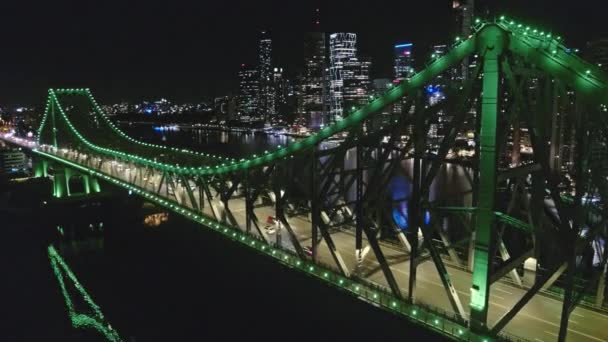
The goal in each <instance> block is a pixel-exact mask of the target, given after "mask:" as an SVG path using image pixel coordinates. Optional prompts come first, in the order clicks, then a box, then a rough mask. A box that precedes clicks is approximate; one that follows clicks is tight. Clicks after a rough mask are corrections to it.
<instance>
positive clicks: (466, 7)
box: [452, 0, 475, 81]
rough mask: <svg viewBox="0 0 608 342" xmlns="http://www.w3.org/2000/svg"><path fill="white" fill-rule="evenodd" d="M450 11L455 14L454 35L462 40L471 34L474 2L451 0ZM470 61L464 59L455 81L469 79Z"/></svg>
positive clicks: (470, 0)
mask: <svg viewBox="0 0 608 342" xmlns="http://www.w3.org/2000/svg"><path fill="white" fill-rule="evenodd" d="M452 9H453V10H454V12H455V19H456V20H455V21H456V32H457V33H456V34H457V35H459V36H461V37H462V38H465V39H466V38H467V37H468V36H469V35H470V34H471V25H472V24H473V16H474V13H475V0H453V1H452ZM470 64H471V60H470V58H469V57H466V58H465V59H464V60H463V61H462V64H461V65H460V72H459V73H457V75H456V79H457V80H460V81H464V80H466V79H468V78H469V66H470Z"/></svg>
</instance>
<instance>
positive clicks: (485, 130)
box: [35, 18, 608, 341]
mask: <svg viewBox="0 0 608 342" xmlns="http://www.w3.org/2000/svg"><path fill="white" fill-rule="evenodd" d="M474 32H475V33H474V34H473V35H472V36H471V37H468V38H466V39H457V40H456V42H455V44H454V46H453V48H452V49H451V50H450V51H449V52H448V53H447V54H446V55H445V56H442V57H440V58H436V59H434V60H432V61H430V63H429V64H428V65H427V67H426V68H425V69H424V70H422V71H421V72H419V73H417V74H416V75H414V76H413V77H412V78H411V80H410V81H409V82H404V83H401V84H400V85H398V86H395V87H393V88H392V89H390V90H389V91H388V92H387V93H386V94H384V95H383V96H381V97H378V98H375V99H371V100H370V103H369V104H368V105H367V106H364V107H363V108H360V109H358V110H356V111H354V112H352V113H350V114H349V115H348V116H347V117H346V118H345V119H344V120H342V121H340V122H337V123H336V124H334V125H332V126H330V127H327V128H325V129H323V130H321V131H320V132H318V133H317V134H316V135H314V136H311V137H309V138H306V139H304V140H301V141H298V142H295V143H292V144H290V145H288V146H285V147H280V148H278V149H276V150H273V151H267V152H266V153H263V154H260V155H253V156H251V157H249V158H244V159H240V160H236V159H231V158H227V157H223V156H216V155H211V154H207V153H203V152H193V151H188V150H184V149H179V148H175V147H167V146H162V145H155V144H150V143H146V142H142V141H138V140H136V139H134V138H132V137H130V136H128V135H126V134H125V133H123V132H122V131H121V130H120V129H119V128H118V127H117V126H116V125H115V124H114V123H112V121H110V120H109V119H108V118H107V116H106V115H105V114H104V113H103V112H102V110H101V108H100V107H99V105H98V103H97V102H96V100H95V99H94V98H93V96H92V95H91V93H90V91H89V90H88V89H51V90H49V96H48V100H47V106H46V111H45V114H44V118H43V120H42V124H41V126H40V129H39V142H38V143H39V145H38V146H37V148H36V149H35V153H36V156H37V157H38V159H39V163H42V164H40V165H42V166H40V168H38V169H37V170H39V171H38V173H39V174H40V175H42V174H44V172H45V171H44V170H46V168H45V167H44V164H43V163H48V162H51V163H53V164H55V165H61V166H62V167H63V168H66V169H70V170H74V171H75V172H78V173H81V174H83V175H86V176H87V177H88V179H89V183H90V184H93V183H95V184H98V183H97V181H101V182H109V183H113V184H116V185H119V186H122V187H124V188H127V189H129V190H131V191H133V192H135V193H136V194H139V195H141V196H143V197H144V198H145V199H147V200H150V201H153V202H155V203H157V204H158V205H161V206H163V207H166V208H168V209H170V210H173V211H175V212H177V213H180V214H182V215H184V216H186V217H188V218H191V219H192V220H194V221H197V222H199V223H201V224H203V225H204V226H206V227H209V228H211V229H213V230H216V231H218V232H220V233H223V234H225V235H226V236H227V237H229V238H231V239H234V240H236V241H238V242H241V243H243V244H245V245H247V246H249V247H251V248H253V249H256V250H257V251H259V252H261V253H265V254H267V255H269V256H271V257H275V258H276V259H277V260H278V261H280V262H282V263H284V264H286V265H289V266H290V267H293V268H294V269H297V270H301V271H303V272H308V273H309V274H311V275H313V276H315V277H318V278H319V279H322V280H325V281H327V282H329V283H331V284H333V285H335V286H337V287H340V288H342V289H344V290H346V291H350V292H352V293H353V294H355V295H357V296H359V297H361V298H363V299H365V300H367V301H370V302H373V303H377V304H379V305H381V306H382V307H384V308H386V309H387V310H390V311H392V312H394V313H396V314H400V315H405V316H407V317H409V319H412V320H414V321H416V322H420V323H422V324H426V325H427V326H428V327H430V328H431V329H435V330H437V331H440V332H442V333H444V334H446V335H449V336H452V337H454V338H456V339H459V338H462V339H471V340H476V341H482V340H491V339H500V338H504V336H503V335H500V334H502V333H505V332H506V333H509V334H517V335H526V336H531V337H532V338H538V339H544V340H550V339H556V338H558V339H560V340H565V338H566V336H568V340H572V341H588V340H597V341H606V340H608V333H606V331H605V330H604V329H603V328H602V327H603V326H605V324H606V322H608V318H607V317H606V316H605V315H603V314H602V313H596V312H593V313H592V312H591V311H584V312H583V311H580V312H579V310H584V309H582V308H577V305H578V304H579V303H581V302H582V301H585V302H586V301H588V300H589V298H586V297H589V296H590V295H589V294H591V297H590V298H591V300H595V301H596V305H597V307H600V306H601V304H603V302H604V299H603V293H604V288H605V283H604V281H605V269H606V268H605V265H606V251H605V250H604V249H603V247H602V248H599V247H598V248H594V247H593V246H594V244H596V246H597V243H598V242H601V243H603V241H604V238H605V237H606V219H607V218H608V216H607V215H606V213H605V210H607V209H606V208H605V205H604V201H605V199H606V198H607V197H606V196H608V195H607V193H606V190H607V187H606V185H607V184H606V175H605V174H604V173H603V170H602V168H601V167H600V166H601V165H600V161H601V157H602V156H608V154H604V153H607V152H608V151H606V148H605V146H606V145H605V139H606V130H605V129H606V113H605V111H606V105H605V104H606V103H607V102H608V93H607V91H608V88H607V84H608V83H607V81H608V78H607V76H606V74H604V73H603V72H602V71H601V70H600V69H599V68H598V67H596V66H594V65H592V64H589V63H587V62H585V61H583V60H582V59H580V58H579V57H578V56H576V55H575V54H574V53H573V52H572V50H570V49H568V48H567V47H565V46H564V45H563V44H562V42H561V39H560V38H559V37H556V36H554V35H552V34H551V33H545V32H539V31H538V30H536V29H531V28H529V27H526V26H524V25H521V24H518V23H515V22H512V21H508V20H506V19H504V18H501V19H500V20H497V21H496V22H480V21H478V22H477V23H476V25H475V30H474ZM474 54H476V55H478V59H477V66H476V67H475V70H474V71H473V72H472V75H471V77H470V78H469V79H468V80H467V81H466V82H464V83H463V84H459V85H458V86H449V85H446V87H445V89H444V91H445V92H446V95H447V96H446V98H447V100H445V101H442V102H439V103H438V104H435V105H432V106H430V105H427V102H426V98H425V92H424V90H425V87H426V86H428V85H430V84H435V80H436V78H437V77H438V76H440V75H442V74H446V73H449V72H450V70H451V69H452V68H454V67H458V66H459V65H460V63H461V61H463V60H464V59H465V58H467V57H468V56H471V55H474ZM397 102H399V103H400V104H401V106H400V107H401V108H402V112H400V113H391V112H392V111H391V110H390V106H391V105H392V104H394V103H397ZM446 116H449V119H450V120H444V119H445V117H446ZM439 117H441V118H443V119H442V120H443V121H442V122H443V124H444V126H442V127H441V129H440V131H439V133H438V134H434V135H432V136H429V134H428V133H429V130H430V128H431V127H434V125H437V124H438V122H439V120H438V118H439ZM446 122H447V123H446ZM443 124H442V125H443ZM526 131H527V135H526V137H527V138H528V139H529V141H530V145H531V146H530V147H531V148H532V150H533V154H530V155H525V156H522V154H521V153H520V151H521V150H522V146H520V145H521V141H522V140H523V138H522V136H521V135H522V134H524V133H525V132H526ZM522 132H524V133H522ZM338 134H340V135H343V134H345V136H346V138H345V139H344V140H343V141H342V142H341V143H339V144H330V143H328V138H331V137H334V136H336V135H338ZM467 134H469V135H470V136H473V137H474V138H473V139H474V142H475V144H474V145H475V147H474V153H472V155H473V156H472V157H470V156H469V157H456V155H457V148H456V145H457V144H456V143H457V140H460V139H461V137H463V136H466V135H467ZM556 145H557V146H556ZM560 145H568V146H569V147H570V150H571V151H572V152H571V155H570V156H566V155H560V150H559V146H560ZM507 155H508V162H506V161H505V160H507V158H506V156H507ZM560 157H562V158H561V161H560ZM568 159H570V160H571V161H576V162H575V163H569V162H568ZM450 170H451V171H450ZM58 174H59V175H61V173H58ZM446 174H448V175H451V176H454V177H455V175H458V177H462V178H463V179H465V180H466V181H465V182H463V184H464V185H459V186H454V187H452V186H445V185H444V183H442V181H441V179H440V178H441V177H440V175H446ZM564 174H565V175H567V177H562V176H563V175H564ZM399 179H401V180H403V179H405V181H404V182H402V183H399V182H396V181H395V180H399ZM565 179H569V181H568V182H566V181H565ZM93 180H95V181H93ZM55 181H56V183H57V184H56V186H55V194H56V195H57V196H62V195H63V194H67V193H68V192H67V191H65V190H63V189H64V185H63V183H62V182H64V181H62V180H61V176H59V177H58V176H57V174H56V175H55ZM395 184H397V185H395ZM403 184H405V185H403ZM402 185H403V186H404V187H408V189H409V190H408V191H396V192H395V191H394V189H395V187H397V188H399V187H401V186H402ZM95 189H98V187H97V186H95ZM396 194H397V195H396ZM591 199H594V200H593V201H591ZM267 216H272V217H274V220H275V222H273V225H274V227H271V228H268V227H265V226H266V219H265V218H266V217H267ZM276 229H278V231H279V232H275V233H272V232H274V231H275V230H276ZM602 246H603V245H602ZM590 248H591V250H592V251H594V252H595V254H594V255H595V256H596V257H597V258H594V260H595V259H597V260H599V261H597V260H596V261H594V266H593V272H591V274H589V272H587V273H585V272H582V271H581V269H582V266H581V265H582V263H581V262H580V260H583V259H581V256H583V255H586V253H589V251H590ZM530 257H535V258H536V260H538V261H539V263H540V265H541V267H540V268H538V269H537V270H536V272H535V273H534V275H535V276H534V277H532V278H531V279H530V278H529V277H528V278H526V277H523V278H522V277H521V276H520V275H519V274H518V272H517V271H516V268H517V267H519V266H521V265H522V264H523V262H524V261H525V260H527V259H528V258H530ZM584 260H586V259H584ZM602 270H603V271H604V273H602ZM548 289H554V290H555V289H560V290H561V291H562V293H561V294H559V295H555V296H554V297H553V298H549V297H547V296H546V295H543V296H540V295H538V294H539V293H540V292H546V290H548ZM596 289H597V291H596ZM594 293H597V295H596V296H595V297H593V294H594ZM555 298H558V299H555ZM425 305H427V306H425ZM428 305H431V306H440V307H442V309H444V310H445V311H446V312H445V313H443V314H439V313H437V312H435V311H433V310H431V309H429V308H428ZM573 313H574V314H576V315H578V316H586V317H585V318H584V319H576V317H578V316H575V317H573V318H572V320H571V322H573V321H578V322H577V324H573V323H571V324H570V325H569V324H568V319H569V318H570V317H571V314H573ZM543 315H546V316H543ZM500 336H502V337H500ZM558 336H559V337H558ZM532 338H531V339H532Z"/></svg>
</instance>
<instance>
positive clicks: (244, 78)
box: [237, 64, 259, 121]
mask: <svg viewBox="0 0 608 342" xmlns="http://www.w3.org/2000/svg"><path fill="white" fill-rule="evenodd" d="M258 95H259V76H258V70H257V69H254V68H249V67H248V66H247V65H245V64H241V69H240V70H239V96H238V106H237V107H238V116H239V119H241V120H247V121H248V120H249V119H250V118H251V117H254V116H256V114H257V110H258V102H259V101H258Z"/></svg>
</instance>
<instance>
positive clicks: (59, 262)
mask: <svg viewBox="0 0 608 342" xmlns="http://www.w3.org/2000/svg"><path fill="white" fill-rule="evenodd" d="M47 251H48V256H49V260H50V262H51V267H52V268H53V273H54V274H55V278H57V282H58V283H59V287H60V288H61V293H62V294H63V298H64V300H65V303H66V306H67V309H68V315H69V317H70V322H71V323H72V326H73V327H74V328H77V329H82V328H91V329H95V330H97V331H98V332H100V333H101V334H103V336H105V338H106V339H107V340H108V341H111V342H122V339H121V338H120V336H119V335H118V333H117V332H116V331H115V330H114V329H113V328H112V327H111V326H110V324H108V323H107V322H106V319H105V317H104V315H103V313H102V312H101V309H100V308H99V306H98V305H97V304H96V303H95V302H94V301H93V298H91V296H90V295H89V294H88V293H87V291H86V290H85V289H84V287H83V286H82V285H81V284H80V282H79V281H78V279H77V278H76V276H75V275H74V273H73V272H72V270H71V269H70V268H69V267H68V265H67V264H66V262H65V261H64V260H63V258H62V257H61V255H59V253H58V252H57V250H56V249H55V247H54V246H53V245H52V244H51V245H49V247H48V248H47ZM64 275H67V277H68V279H70V280H71V282H72V284H73V285H74V287H75V288H76V290H77V291H78V292H79V293H80V295H81V296H82V298H84V300H85V302H86V303H87V304H88V306H89V307H90V308H91V309H92V310H93V317H91V316H89V315H87V314H82V313H77V312H76V308H75V306H74V302H73V301H72V299H71V297H70V295H69V293H68V289H67V286H66V284H65V280H64V278H65V277H64Z"/></svg>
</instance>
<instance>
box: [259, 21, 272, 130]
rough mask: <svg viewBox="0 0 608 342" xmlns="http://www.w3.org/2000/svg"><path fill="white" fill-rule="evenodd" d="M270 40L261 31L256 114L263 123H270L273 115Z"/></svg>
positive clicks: (265, 33)
mask: <svg viewBox="0 0 608 342" xmlns="http://www.w3.org/2000/svg"><path fill="white" fill-rule="evenodd" d="M271 55H272V40H271V39H270V37H268V32H266V31H262V32H261V37H260V42H259V56H258V63H259V64H258V75H259V96H258V101H259V103H258V113H259V115H260V116H261V117H262V118H263V119H264V121H266V122H268V121H270V117H271V116H273V115H275V114H276V112H275V106H274V89H273V81H272V76H273V75H272V70H273V69H272V57H271Z"/></svg>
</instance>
